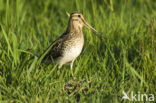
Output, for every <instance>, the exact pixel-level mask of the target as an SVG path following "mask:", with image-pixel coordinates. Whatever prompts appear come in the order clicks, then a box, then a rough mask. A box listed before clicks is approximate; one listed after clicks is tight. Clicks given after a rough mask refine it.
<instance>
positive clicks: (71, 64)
mask: <svg viewBox="0 0 156 103" xmlns="http://www.w3.org/2000/svg"><path fill="white" fill-rule="evenodd" d="M73 62H74V60H73V61H72V62H71V63H70V73H71V75H72V77H73V79H74V80H76V78H75V77H74V74H73Z"/></svg>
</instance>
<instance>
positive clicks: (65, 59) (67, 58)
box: [57, 38, 84, 67]
mask: <svg viewBox="0 0 156 103" xmlns="http://www.w3.org/2000/svg"><path fill="white" fill-rule="evenodd" d="M83 44H84V40H83V38H82V39H81V40H80V41H77V43H76V45H74V46H71V47H70V48H67V49H66V50H65V51H64V53H63V56H62V57H61V58H60V59H59V61H58V62H57V63H58V64H59V65H60V66H59V67H61V66H62V65H63V64H66V63H70V62H71V61H73V60H75V59H76V58H77V57H78V56H79V55H80V53H81V51H82V48H83Z"/></svg>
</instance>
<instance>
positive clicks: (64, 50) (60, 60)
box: [42, 12, 98, 80]
mask: <svg viewBox="0 0 156 103" xmlns="http://www.w3.org/2000/svg"><path fill="white" fill-rule="evenodd" d="M84 26H85V27H87V28H88V29H91V30H92V31H93V32H95V33H96V34H97V33H98V32H97V31H96V30H95V29H94V28H92V27H91V26H90V25H89V24H87V23H86V22H85V20H84V17H83V15H82V14H81V13H78V12H74V13H72V14H71V15H70V18H69V22H68V27H67V30H66V31H65V32H64V33H63V34H62V35H61V36H60V37H59V38H58V39H56V40H55V41H54V42H53V43H52V44H51V45H50V46H49V47H48V49H47V50H46V53H43V54H44V56H43V59H42V62H47V61H48V62H49V61H50V62H52V60H54V61H55V62H56V63H57V64H58V67H59V68H61V67H62V65H64V64H66V63H70V72H71V75H72V77H73V79H74V80H75V77H74V74H73V71H72V69H73V63H74V61H75V59H76V58H77V57H78V56H79V55H80V53H81V51H82V48H83V44H84V37H83V33H82V28H83V27H84Z"/></svg>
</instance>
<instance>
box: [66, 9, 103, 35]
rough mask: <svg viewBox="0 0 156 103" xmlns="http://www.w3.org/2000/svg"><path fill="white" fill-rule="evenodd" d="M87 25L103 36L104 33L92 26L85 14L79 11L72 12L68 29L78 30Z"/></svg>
mask: <svg viewBox="0 0 156 103" xmlns="http://www.w3.org/2000/svg"><path fill="white" fill-rule="evenodd" d="M84 26H85V27H87V28H88V29H90V30H92V32H94V33H95V34H96V35H100V36H101V37H103V35H102V34H100V33H98V32H97V31H96V30H95V29H94V28H93V27H92V26H90V25H89V24H88V23H87V22H86V21H85V19H84V17H83V15H82V14H81V13H78V12H73V13H71V14H70V18H69V23H68V29H67V30H68V31H72V30H78V31H81V30H82V28H83V27H84Z"/></svg>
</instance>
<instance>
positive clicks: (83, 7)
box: [0, 0, 156, 103]
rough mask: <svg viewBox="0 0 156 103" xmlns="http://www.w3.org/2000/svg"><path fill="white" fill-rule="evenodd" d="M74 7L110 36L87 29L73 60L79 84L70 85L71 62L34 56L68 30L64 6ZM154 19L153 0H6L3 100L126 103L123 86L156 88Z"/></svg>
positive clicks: (2, 9)
mask: <svg viewBox="0 0 156 103" xmlns="http://www.w3.org/2000/svg"><path fill="white" fill-rule="evenodd" d="M74 11H78V12H81V13H82V14H83V15H84V17H85V20H86V21H87V22H88V23H89V24H91V25H92V26H93V27H94V28H96V30H97V31H99V32H101V33H102V34H103V35H104V36H105V37H107V39H106V40H102V41H100V39H98V38H97V37H96V36H95V35H94V34H93V33H92V32H91V31H89V30H87V29H86V28H84V29H83V33H84V37H85V45H84V49H83V51H82V53H81V55H80V56H79V57H78V58H77V60H76V61H75V63H74V74H75V76H76V77H77V79H78V81H81V82H80V84H79V86H78V87H77V88H75V89H74V88H72V87H71V88H68V89H67V90H65V89H64V88H65V84H67V83H69V82H70V81H71V79H72V78H71V77H70V70H69V66H63V67H62V68H61V69H59V70H58V69H57V67H56V65H54V64H51V65H44V64H41V65H39V66H38V65H36V60H37V59H36V58H34V59H33V60H29V59H30V58H31V57H32V56H34V54H36V55H40V54H41V53H42V52H43V51H44V50H45V49H46V48H47V47H48V46H49V44H50V43H51V42H52V41H54V40H55V39H56V38H57V37H59V36H60V35H61V34H62V33H63V32H64V31H65V30H66V27H67V23H68V19H69V17H68V16H67V15H66V12H69V13H72V12H74ZM155 19H156V1H155V0H122V1H121V0H70V1H69V0H0V102H4V103H7V102H14V103H15V102H16V103H17V102H29V103H36V102H39V103H42V102H43V103H47V102H54V103H60V102H66V103H73V102H88V103H91V102H93V103H95V102H101V103H104V102H106V103H119V102H122V103H123V102H124V103H127V102H130V101H127V100H125V101H121V99H122V96H123V94H122V91H126V92H127V94H130V93H131V91H134V92H135V93H138V91H140V93H146V94H155V93H156V88H155V86H156V81H155V80H156V22H155ZM28 49H30V50H31V51H30V50H28ZM130 103H131V102H130Z"/></svg>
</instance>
